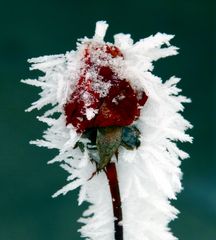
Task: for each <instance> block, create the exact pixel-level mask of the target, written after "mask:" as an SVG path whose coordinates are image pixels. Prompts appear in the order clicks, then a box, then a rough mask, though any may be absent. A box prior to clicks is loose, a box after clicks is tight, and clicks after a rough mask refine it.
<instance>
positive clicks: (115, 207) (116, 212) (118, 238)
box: [105, 163, 123, 240]
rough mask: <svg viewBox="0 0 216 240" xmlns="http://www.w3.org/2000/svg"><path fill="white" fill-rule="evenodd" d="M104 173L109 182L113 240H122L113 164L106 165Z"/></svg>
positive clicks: (119, 204)
mask: <svg viewBox="0 0 216 240" xmlns="http://www.w3.org/2000/svg"><path fill="white" fill-rule="evenodd" d="M105 173H106V176H107V179H108V182H109V187H110V193H111V198H112V204H113V214H114V218H115V220H114V230H115V240H123V226H122V207H121V197H120V191H119V184H118V177H117V172H116V166H115V163H108V164H107V166H106V171H105Z"/></svg>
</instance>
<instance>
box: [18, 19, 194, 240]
mask: <svg viewBox="0 0 216 240" xmlns="http://www.w3.org/2000/svg"><path fill="white" fill-rule="evenodd" d="M107 27H108V25H107V24H106V22H102V21H100V22H97V24H96V31H95V35H94V37H93V38H92V39H88V38H84V39H82V40H81V42H79V44H78V46H77V50H76V51H70V52H67V53H66V54H60V55H53V56H45V57H39V58H33V59H30V60H29V62H30V63H31V64H32V66H31V69H32V70H34V69H39V70H41V71H42V72H43V73H44V75H43V76H41V77H39V78H38V79H33V80H31V79H27V80H22V82H24V83H27V84H30V85H33V86H36V87H40V88H41V89H42V91H41V93H40V99H39V100H38V101H36V102H34V103H33V104H32V106H31V107H30V108H28V109H27V111H31V110H33V109H41V108H42V107H44V106H45V105H49V106H50V109H49V110H48V111H46V112H45V113H44V115H43V116H41V117H38V120H39V121H42V122H45V123H46V124H47V125H48V128H47V130H45V131H44V134H43V138H42V139H41V140H35V141H31V143H32V144H36V145H38V146H43V147H47V148H55V149H58V150H59V154H58V155H57V156H56V157H55V158H54V159H52V160H50V162H49V163H54V162H59V163H60V166H61V167H62V168H63V169H65V170H66V171H67V172H68V173H69V177H68V181H69V183H68V184H67V185H66V186H65V187H63V188H62V189H61V190H59V191H58V192H57V193H55V194H54V195H53V197H56V196H58V195H59V194H66V193H67V192H68V191H71V190H73V189H75V188H78V187H80V193H79V197H78V204H79V205H80V204H82V202H83V201H87V202H88V203H90V205H89V207H88V209H87V210H86V211H85V212H84V213H83V217H82V218H80V219H79V222H81V223H83V224H84V225H83V226H82V227H81V229H80V230H79V231H80V232H81V235H82V237H84V238H86V239H92V240H101V239H103V240H113V236H114V235H113V231H114V227H113V214H112V203H111V197H110V192H109V187H108V183H107V179H106V176H105V174H104V173H103V172H101V173H99V174H97V175H95V176H94V177H93V178H92V179H91V180H89V178H90V177H91V175H92V173H93V172H94V171H95V165H94V164H92V162H91V161H90V157H89V154H94V152H93V151H92V152H91V153H89V152H88V151H87V150H86V149H85V150H84V151H82V150H81V149H80V148H74V146H75V144H76V143H77V142H78V141H81V142H82V143H83V144H84V145H86V144H87V143H88V141H87V140H85V139H82V138H80V134H79V133H77V132H76V129H75V128H74V127H73V126H72V125H71V124H69V125H67V126H66V117H65V115H64V105H65V103H66V102H67V100H68V99H69V97H70V94H71V92H72V91H73V89H74V88H75V85H76V83H77V80H78V78H79V74H80V69H81V68H82V66H81V65H82V64H83V63H82V61H81V52H82V51H83V49H85V46H86V44H88V43H89V42H92V43H93V44H94V43H97V44H103V43H104V40H103V38H104V36H105V33H106V30H107ZM173 37H174V36H173V35H167V34H164V33H157V34H156V35H154V36H150V37H148V38H145V39H141V40H140V41H138V42H136V43H133V40H132V38H131V36H130V35H129V34H123V33H120V34H117V35H115V36H114V40H115V41H114V45H115V46H117V47H118V48H119V49H120V50H121V52H122V53H123V55H124V59H123V58H121V57H119V58H117V59H109V64H111V65H112V66H113V67H112V68H113V71H115V72H116V74H118V75H119V76H122V78H126V79H127V80H129V81H130V84H131V85H132V86H133V87H134V89H138V90H141V91H145V92H146V93H147V96H148V101H147V103H146V105H145V107H143V108H142V110H141V115H140V118H139V119H138V120H137V121H136V122H135V123H134V124H135V125H136V127H137V128H138V129H139V131H140V132H141V138H140V146H139V147H138V148H137V149H135V150H133V151H130V150H127V149H126V148H123V147H121V148H120V149H119V161H118V163H117V164H116V166H117V171H118V178H119V184H120V192H121V198H122V207H123V223H122V224H123V226H124V239H125V240H174V239H176V238H175V237H174V236H173V235H172V233H171V231H170V229H169V227H168V224H169V222H170V221H171V220H173V219H175V218H176V215H177V213H178V210H176V209H175V208H174V207H173V206H171V204H170V199H175V198H176V193H178V192H180V191H181V189H182V186H181V181H180V180H181V178H182V173H181V170H180V168H179V167H180V164H181V160H182V159H185V158H187V157H188V154H187V153H185V152H184V151H182V150H180V149H179V148H178V147H177V145H176V142H177V141H181V142H186V141H188V142H191V141H192V138H191V137H190V136H189V135H188V134H186V133H185V131H186V130H187V129H188V128H191V127H192V126H191V124H190V123H189V122H188V121H187V120H185V119H184V118H183V117H182V115H181V112H182V111H183V110H184V106H183V104H184V103H187V102H190V100H189V99H187V98H186V97H184V96H181V95H178V94H179V92H180V89H179V88H178V87H177V86H176V84H177V83H178V82H179V81H180V79H179V78H176V77H171V78H170V79H168V80H167V81H165V82H162V80H161V78H159V77H157V76H155V75H153V73H152V70H153V63H154V61H156V60H158V59H160V58H165V57H168V56H172V55H176V54H177V48H176V47H174V46H171V45H170V40H171V39H172V38H173ZM109 45H110V46H112V44H110V43H109ZM102 55H103V52H100V51H98V55H97V56H96V55H94V56H93V57H95V58H96V59H95V60H96V61H97V60H99V61H100V64H103V65H104V66H106V64H107V62H106V61H107V60H106V61H105V62H103V56H102ZM116 66H118V67H116ZM95 68H97V66H94V67H93V68H92V69H90V70H89V72H88V75H91V77H92V78H94V74H95V71H94V69H95ZM96 79H97V78H96V77H95V82H94V88H95V89H96V90H97V91H98V92H99V94H100V95H101V96H105V95H106V94H107V93H108V90H107V89H109V83H107V85H106V86H105V85H104V86H101V85H100V84H98V83H97V81H96ZM82 97H83V98H85V102H86V116H87V118H88V119H92V118H93V117H94V116H95V114H97V111H96V110H95V109H92V108H91V107H88V106H89V102H90V101H91V96H87V95H83V96H82ZM122 97H124V96H122ZM115 101H116V102H117V101H118V99H114V102H115ZM125 111H127V109H125ZM56 112H57V113H59V115H60V116H59V117H57V118H55V117H54V116H55V115H54V114H55V113H56ZM113 161H115V159H113Z"/></svg>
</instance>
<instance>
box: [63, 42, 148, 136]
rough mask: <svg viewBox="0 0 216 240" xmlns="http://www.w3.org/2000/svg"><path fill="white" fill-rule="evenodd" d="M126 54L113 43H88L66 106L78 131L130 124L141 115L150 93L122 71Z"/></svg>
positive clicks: (68, 118)
mask: <svg viewBox="0 0 216 240" xmlns="http://www.w3.org/2000/svg"><path fill="white" fill-rule="evenodd" d="M123 61H124V56H123V54H122V53H121V51H120V50H119V49H118V48H117V47H116V46H114V45H111V44H101V43H97V42H90V43H87V44H86V45H85V46H84V48H83V50H82V56H81V69H80V77H79V79H78V81H77V85H76V87H75V89H74V91H73V92H72V94H71V96H70V99H69V101H68V102H67V103H66V104H65V106H64V110H65V115H66V122H67V124H70V123H71V124H72V125H73V126H74V127H75V128H76V130H77V132H84V131H85V130H86V129H88V128H91V127H107V126H127V125H130V124H131V123H133V121H134V120H136V119H137V118H138V117H139V115H140V108H141V107H142V106H143V105H144V104H145V102H146V100H147V96H146V94H145V92H143V91H137V90H135V89H133V87H132V86H131V84H130V83H129V81H128V80H127V79H125V78H123V77H121V74H120V68H121V64H122V62H123Z"/></svg>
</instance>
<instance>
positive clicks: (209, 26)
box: [0, 0, 216, 240]
mask: <svg viewBox="0 0 216 240" xmlns="http://www.w3.org/2000/svg"><path fill="white" fill-rule="evenodd" d="M213 2H214V1H210V0H206V1H197V0H188V1H186V0H185V1H176V0H161V1H159V0H151V1H150V0H149V1H144V0H133V1H132V0H125V1H123V0H119V1H117V0H116V1H114V0H101V1H99V0H98V1H96V0H92V1H87V0H79V1H78V0H77V1H73V0H61V1H60V0H59V1H57V0H52V1H51V0H45V1H43V0H38V1H32V0H19V1H1V3H0V27H1V28H0V29H1V37H0V79H1V87H0V103H1V112H0V132H1V140H0V147H1V152H0V189H1V190H0V192H1V195H0V240H47V239H50V240H60V239H64V240H67V239H68V240H69V239H80V236H79V233H77V229H78V227H79V226H80V225H79V224H78V223H77V222H76V220H77V219H78V218H79V217H80V216H81V213H82V211H83V209H84V208H85V207H86V205H85V204H84V205H83V206H82V207H79V208H78V207H77V200H76V198H77V191H74V192H71V193H69V194H67V195H66V196H64V197H59V198H57V199H52V198H51V195H52V194H53V193H54V192H55V191H56V190H58V189H59V188H61V187H62V186H63V185H64V184H65V183H66V177H67V173H66V172H64V170H62V169H61V168H59V166H58V165H52V166H47V165H46V162H47V161H48V160H50V159H51V158H52V157H53V156H54V155H55V151H50V150H46V149H42V148H41V149H40V148H37V147H35V146H31V145H29V144H28V141H29V140H31V139H36V138H40V137H41V134H42V131H43V130H44V127H45V125H43V124H41V123H39V122H38V121H37V120H36V119H35V117H36V115H37V114H38V112H33V113H24V109H26V108H27V107H28V106H29V105H30V103H31V102H33V101H34V100H36V99H37V97H38V92H39V91H38V89H36V88H33V87H30V86H27V85H24V84H21V83H20V79H25V78H29V77H35V76H37V75H38V72H36V73H34V72H30V71H29V70H28V67H29V65H28V64H27V62H26V60H27V59H28V58H31V57H36V56H41V55H46V54H58V53H64V52H65V51H67V50H71V49H74V48H75V46H76V39H77V38H80V37H83V36H85V35H86V36H88V37H91V36H92V35H93V33H94V27H95V22H96V21H97V20H107V22H108V23H109V24H110V27H109V30H108V34H107V38H106V40H108V41H112V36H113V34H115V33H119V32H124V33H131V34H132V37H133V38H134V39H135V40H139V39H140V38H143V37H147V36H149V35H151V34H155V33H156V32H159V31H160V32H165V33H170V34H175V35H176V37H175V39H174V40H173V41H172V43H173V44H174V45H176V46H178V47H180V55H178V56H175V57H170V58H167V59H163V60H160V61H159V62H158V63H157V64H156V68H155V74H157V75H159V76H161V77H163V79H167V78H168V77H170V76H171V75H176V76H178V77H181V78H182V82H181V83H180V87H181V88H182V89H183V94H184V95H186V96H189V97H191V99H192V101H193V103H192V104H188V105H187V106H186V110H185V112H184V116H185V117H186V118H187V119H188V120H189V121H190V122H192V123H193V124H194V129H192V130H191V131H190V133H191V134H192V135H193V137H194V139H195V140H194V144H193V145H190V144H183V145H182V148H183V149H184V150H186V151H188V152H189V153H190V155H191V158H190V159H187V160H185V161H184V162H183V164H182V170H183V172H184V179H183V185H184V191H183V192H182V193H181V194H179V195H178V200H177V201H175V202H174V203H173V204H174V205H175V206H176V207H177V208H178V209H179V210H180V211H181V214H180V215H179V219H177V220H175V221H174V222H172V223H171V227H172V230H173V232H174V234H175V235H176V236H177V237H179V238H180V239H181V240H215V239H216V175H215V172H216V161H215V159H216V154H215V152H216V151H215V147H216V141H215V133H216V131H215V120H216V111H215V91H216V84H215V82H214V80H215V79H214V77H215V76H214V67H216V65H215V59H216V58H215V56H216V55H215V50H216V48H215V43H214V38H215V25H214V23H215V16H214V15H215V13H216V12H215V6H214V3H213Z"/></svg>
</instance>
